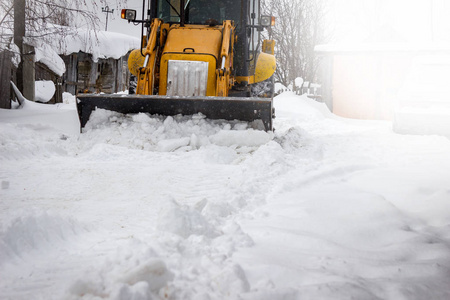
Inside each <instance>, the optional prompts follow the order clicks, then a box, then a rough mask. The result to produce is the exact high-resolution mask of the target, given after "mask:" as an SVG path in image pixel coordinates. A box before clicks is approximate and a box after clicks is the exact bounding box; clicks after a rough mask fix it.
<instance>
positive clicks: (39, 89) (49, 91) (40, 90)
mask: <svg viewBox="0 0 450 300" xmlns="http://www.w3.org/2000/svg"><path fill="white" fill-rule="evenodd" d="M34 89H35V100H36V101H38V102H48V101H50V100H51V99H52V97H53V95H54V94H55V91H56V88H55V84H54V83H53V81H50V80H39V81H36V82H35V84H34Z"/></svg>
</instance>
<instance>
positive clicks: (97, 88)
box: [63, 52, 130, 95]
mask: <svg viewBox="0 0 450 300" xmlns="http://www.w3.org/2000/svg"><path fill="white" fill-rule="evenodd" d="M63 59H64V62H65V63H66V69H67V70H66V73H65V74H64V86H65V90H66V91H67V92H69V93H71V94H74V95H75V94H78V93H106V94H111V93H117V92H120V91H125V90H127V89H128V82H129V78H130V73H129V70H128V66H127V59H128V56H123V57H121V58H120V59H113V58H108V59H99V60H98V61H97V62H94V61H93V60H92V56H91V55H90V54H86V53H83V52H80V53H76V54H72V55H69V56H65V57H63Z"/></svg>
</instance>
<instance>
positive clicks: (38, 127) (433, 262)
mask: <svg viewBox="0 0 450 300" xmlns="http://www.w3.org/2000/svg"><path fill="white" fill-rule="evenodd" d="M64 97H65V99H64V102H65V104H59V105H44V104H36V103H32V102H28V101H27V100H26V99H25V100H24V101H23V104H22V106H21V108H20V109H16V110H0V141H1V143H0V181H1V182H2V184H1V189H0V199H2V200H1V201H0V278H2V280H1V281H0V298H1V299H30V297H32V298H35V299H249V300H250V299H258V300H260V299H395V300H397V299H408V300H410V299H449V298H450V288H449V287H450V251H449V250H450V249H449V248H450V246H449V245H450V230H449V229H450V228H449V227H450V201H449V200H450V189H449V185H448V178H450V140H449V139H448V138H446V137H443V136H438V135H429V136H411V135H399V134H396V133H393V132H392V129H391V124H390V123H388V122H384V121H361V120H349V119H344V118H340V117H336V116H334V115H333V114H332V113H330V112H329V111H328V110H327V108H326V106H325V105H324V104H321V103H317V102H315V101H313V100H311V99H308V98H306V97H305V96H295V95H294V94H293V93H291V92H287V93H283V94H281V95H280V96H278V97H276V98H275V100H274V105H275V108H276V112H277V118H276V119H275V120H274V126H275V128H276V130H275V132H274V133H266V132H261V131H258V130H254V129H252V128H251V127H250V126H248V124H246V123H242V122H237V121H236V122H231V123H230V122H225V121H220V120H216V121H211V120H207V119H205V118H204V117H203V116H202V115H195V116H193V117H182V116H175V117H162V116H149V115H146V114H136V115H126V116H125V115H121V114H118V113H115V112H110V111H105V110H97V111H95V112H94V113H93V115H92V116H91V120H90V121H89V123H88V124H87V126H86V127H85V129H84V130H83V133H81V134H80V133H79V127H78V126H79V123H78V120H77V116H76V111H75V106H74V100H73V96H70V95H67V94H65V95H64Z"/></svg>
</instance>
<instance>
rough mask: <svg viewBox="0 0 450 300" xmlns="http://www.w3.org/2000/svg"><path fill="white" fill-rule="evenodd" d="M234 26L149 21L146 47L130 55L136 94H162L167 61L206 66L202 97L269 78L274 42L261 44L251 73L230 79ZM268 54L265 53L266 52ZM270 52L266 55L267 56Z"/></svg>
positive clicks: (223, 92)
mask: <svg viewBox="0 0 450 300" xmlns="http://www.w3.org/2000/svg"><path fill="white" fill-rule="evenodd" d="M235 40H236V36H235V26H234V23H233V22H232V21H224V22H223V24H222V25H216V26H209V25H187V24H186V25H184V26H180V24H167V23H163V22H162V20H160V19H153V21H152V24H151V30H150V34H149V36H148V38H147V40H146V42H147V45H146V47H145V48H144V49H143V50H142V54H143V55H144V56H142V54H141V50H134V51H132V52H131V53H130V56H129V60H128V68H129V70H130V72H131V73H132V74H133V75H135V76H136V77H137V81H138V83H137V89H136V93H137V94H141V95H153V94H158V95H166V91H167V78H168V68H169V61H171V60H183V61H202V62H207V63H208V76H207V87H206V96H220V97H227V96H228V91H229V90H230V89H231V88H232V86H233V85H234V83H235V82H238V83H242V82H247V83H248V84H253V83H257V82H261V81H264V80H266V79H268V78H270V77H271V76H272V75H273V73H274V72H275V68H276V61H275V57H274V55H273V52H274V45H275V43H274V41H267V40H266V41H264V43H263V51H264V52H266V53H264V52H262V53H260V54H259V55H258V57H257V60H256V66H255V65H253V66H254V67H253V68H254V70H255V71H254V74H252V75H250V76H245V77H234V76H233V59H234V57H233V49H234V42H235ZM267 52H268V53H267ZM269 53H270V54H269Z"/></svg>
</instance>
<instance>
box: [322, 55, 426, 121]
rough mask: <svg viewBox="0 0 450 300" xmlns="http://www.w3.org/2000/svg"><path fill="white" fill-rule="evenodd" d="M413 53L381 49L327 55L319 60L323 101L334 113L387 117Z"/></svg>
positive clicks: (393, 105) (379, 118)
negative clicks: (377, 50) (322, 72)
mask: <svg viewBox="0 0 450 300" xmlns="http://www.w3.org/2000/svg"><path fill="white" fill-rule="evenodd" d="M415 55H417V53H414V52H383V51H379V52H343V53H332V54H329V55H327V56H325V57H324V59H323V64H325V65H326V67H323V70H324V74H322V82H324V84H323V101H324V102H325V103H327V105H328V107H329V108H330V110H332V112H333V113H335V114H336V115H338V116H342V117H346V118H354V119H371V120H391V119H392V113H393V109H394V107H395V104H396V95H397V92H398V90H399V89H400V87H401V86H402V84H403V81H404V79H405V77H406V74H407V73H408V70H409V68H410V65H411V62H412V60H413V58H414V57H415ZM325 58H326V59H325ZM326 72H328V74H326ZM330 74H331V78H330Z"/></svg>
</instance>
